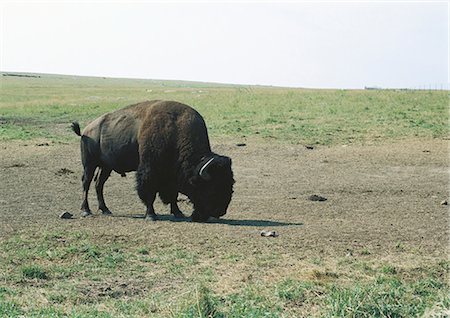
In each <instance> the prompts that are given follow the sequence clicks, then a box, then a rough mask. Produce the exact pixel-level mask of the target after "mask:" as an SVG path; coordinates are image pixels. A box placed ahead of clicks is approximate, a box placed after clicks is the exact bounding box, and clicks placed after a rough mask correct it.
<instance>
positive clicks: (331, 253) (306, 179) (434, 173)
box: [0, 139, 449, 290]
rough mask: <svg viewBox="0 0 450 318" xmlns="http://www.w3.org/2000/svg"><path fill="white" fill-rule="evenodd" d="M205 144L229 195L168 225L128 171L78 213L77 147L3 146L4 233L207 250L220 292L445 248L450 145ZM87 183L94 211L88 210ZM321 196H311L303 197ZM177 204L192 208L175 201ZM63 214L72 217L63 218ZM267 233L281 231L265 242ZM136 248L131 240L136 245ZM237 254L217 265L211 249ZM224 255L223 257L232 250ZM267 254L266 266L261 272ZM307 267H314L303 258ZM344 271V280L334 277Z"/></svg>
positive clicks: (434, 254)
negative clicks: (220, 208)
mask: <svg viewBox="0 0 450 318" xmlns="http://www.w3.org/2000/svg"><path fill="white" fill-rule="evenodd" d="M245 143H246V145H245V146H242V145H241V146H237V142H236V140H212V144H213V150H214V151H215V152H217V153H220V154H226V155H228V156H230V157H232V159H233V168H234V173H235V179H236V184H235V193H234V197H233V200H232V204H231V205H230V208H229V211H228V213H227V214H226V215H225V216H224V218H223V219H222V220H212V221H211V222H209V223H207V224H196V223H191V222H185V221H182V222H175V221H174V220H173V219H172V217H171V216H169V215H168V214H169V208H168V207H167V206H164V205H162V204H161V203H160V201H159V200H157V204H156V205H155V210H156V211H157V213H158V214H160V215H163V217H162V220H160V221H158V222H146V221H144V220H143V219H142V218H141V216H142V215H143V213H144V206H143V204H142V203H141V202H140V201H139V199H138V197H137V194H136V191H135V189H134V187H135V181H134V174H133V173H130V174H129V175H128V176H127V177H126V178H121V177H120V176H119V175H118V174H113V175H112V176H111V178H110V179H109V180H108V182H107V183H106V185H105V199H106V202H107V204H108V206H109V208H110V209H111V210H112V212H113V214H114V215H113V217H108V216H102V215H99V214H96V215H95V216H94V217H91V218H86V219H83V218H80V216H79V207H80V204H81V197H82V194H81V180H80V179H81V171H82V167H81V161H80V154H79V145H78V143H77V142H73V143H71V144H58V143H51V142H50V143H48V144H47V143H45V142H44V143H42V144H40V143H36V142H14V143H13V142H7V143H2V144H0V151H1V157H0V174H1V182H0V193H1V197H0V211H1V213H0V239H2V240H3V239H7V238H9V237H11V236H13V235H16V234H20V233H24V232H26V233H41V232H43V231H56V230H58V231H63V232H73V231H79V230H83V231H89V232H91V233H92V234H93V235H94V236H95V237H96V238H98V239H99V240H111V241H114V240H120V239H123V240H128V241H130V242H135V243H134V244H135V245H136V246H139V244H143V243H145V244H146V245H147V246H150V247H151V246H160V245H161V244H162V242H164V241H166V242H167V241H169V242H172V244H177V245H179V246H181V247H183V248H186V249H193V250H198V249H200V250H204V251H205V255H208V257H205V258H204V259H201V260H200V265H199V266H202V265H204V266H209V265H210V266H213V267H215V268H216V270H217V272H218V276H219V278H218V285H220V287H219V289H224V290H230V289H233V284H234V283H235V282H239V281H245V280H247V279H253V278H255V277H256V278H261V279H264V280H268V281H270V280H271V279H277V278H279V277H282V276H283V275H286V273H289V274H290V275H291V276H296V277H299V278H302V277H304V276H305V275H306V276H307V275H311V271H308V270H305V266H306V265H305V264H306V260H311V259H312V258H320V259H322V260H325V261H324V262H317V265H318V266H319V267H329V268H330V269H331V270H334V271H336V268H335V266H336V261H333V260H338V259H343V258H345V257H362V258H364V257H365V258H367V259H377V260H383V259H385V260H389V261H390V262H391V263H392V262H393V263H398V264H399V266H402V264H406V263H408V264H409V265H408V266H412V267H414V266H418V265H420V264H423V263H426V262H427V261H428V260H433V259H446V258H447V255H448V254H447V253H448V242H449V241H448V237H449V223H448V220H449V218H448V216H449V214H448V212H449V211H448V207H447V206H445V205H441V201H443V200H448V182H449V175H448V141H445V140H407V141H397V142H389V143H383V144H376V145H366V146H357V145H349V146H333V147H321V146H319V147H316V148H314V149H307V148H306V147H304V146H302V145H289V144H280V143H274V144H270V143H268V142H261V141H258V140H251V139H249V140H246V141H245ZM93 190H94V189H93V187H92V188H91V193H90V194H91V195H90V204H91V208H96V203H97V202H96V197H95V191H93ZM313 194H316V195H320V196H323V197H326V198H327V200H326V201H324V202H316V201H310V200H309V199H308V197H309V196H310V195H313ZM180 199H181V204H180V208H181V209H182V210H183V211H184V212H185V214H187V215H190V213H191V206H190V205H189V203H188V202H187V201H186V200H184V199H183V197H180ZM63 211H69V212H71V213H73V214H74V215H75V216H74V219H71V220H62V219H59V218H58V216H59V214H61V213H62V212H63ZM263 229H270V230H275V231H277V232H278V233H279V237H277V238H262V237H261V236H260V234H259V233H260V231H261V230H263ZM132 244H133V243H132ZM224 254H227V255H228V256H229V257H232V255H235V258H236V265H235V267H230V264H229V263H226V264H224V265H223V268H220V265H219V267H217V266H216V264H218V263H220V262H219V261H218V260H217V259H215V258H214V255H224ZM230 255H231V256H230ZM252 259H254V260H255V261H256V262H257V263H258V262H259V265H261V262H264V260H266V261H267V262H269V263H270V264H269V266H263V268H264V271H260V270H259V269H258V266H257V265H258V264H252V262H251V260H252ZM308 264H309V265H308V266H310V267H311V266H312V267H314V266H315V265H314V262H311V261H309V262H308ZM340 277H344V278H343V279H345V275H344V276H340Z"/></svg>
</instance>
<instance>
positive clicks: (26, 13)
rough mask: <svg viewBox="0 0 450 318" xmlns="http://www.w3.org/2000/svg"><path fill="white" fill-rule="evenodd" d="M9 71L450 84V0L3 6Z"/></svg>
mask: <svg viewBox="0 0 450 318" xmlns="http://www.w3.org/2000/svg"><path fill="white" fill-rule="evenodd" d="M0 7H1V42H0V46H1V65H0V70H1V71H10V72H11V71H18V72H39V73H56V74H72V75H92V76H107V77H126V78H147V79H173V80H191V81H203V82H220V83H236V84H260V85H275V86H290V87H311V88H313V87H315V88H363V87H364V86H379V87H386V88H396V87H406V88H417V87H423V86H426V87H427V88H428V86H430V85H432V86H438V87H440V86H444V87H445V85H447V83H448V82H449V79H448V63H449V62H448V59H449V57H448V55H449V52H448V37H449V35H448V28H449V22H448V19H449V4H448V2H447V1H402V2H399V1H397V2H395V1H369V2H367V1H347V2H342V1H328V2H317V1H316V2H314V1H310V2H300V1H298V2H295V1H290V2H281V3H280V2H267V1H266V2H257V1H253V2H244V3H240V2H220V3H217V2H186V1H185V2H170V3H166V2H148V1H131V2H126V1H123V2H122V1H112V2H110V1H95V2H91V1H83V2H79V1H71V2H70V3H67V2H66V3H59V2H56V1H46V2H39V1H31V2H30V1H6V2H2V3H1V4H0Z"/></svg>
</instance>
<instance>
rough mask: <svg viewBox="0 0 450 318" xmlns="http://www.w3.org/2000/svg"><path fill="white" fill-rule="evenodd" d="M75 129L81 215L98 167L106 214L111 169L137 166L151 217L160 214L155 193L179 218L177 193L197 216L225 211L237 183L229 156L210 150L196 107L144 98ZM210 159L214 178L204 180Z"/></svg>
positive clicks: (86, 210)
mask: <svg viewBox="0 0 450 318" xmlns="http://www.w3.org/2000/svg"><path fill="white" fill-rule="evenodd" d="M72 129H73V130H74V132H75V133H77V134H78V135H81V157H82V162H83V166H84V174H83V191H84V200H83V204H82V206H81V210H82V213H83V215H90V214H91V211H90V209H89V205H88V201H87V193H88V191H89V185H90V183H91V181H92V178H93V175H94V171H95V169H96V168H97V167H98V168H99V177H98V179H97V181H96V191H97V198H98V202H99V209H100V210H101V211H102V212H103V213H106V214H109V213H111V212H110V211H109V209H108V208H107V207H106V204H105V202H104V198H103V185H104V183H105V182H106V180H107V179H108V177H109V175H110V173H111V171H113V170H114V171H116V172H118V173H120V174H122V175H124V174H125V173H126V172H129V171H134V170H137V178H136V180H137V191H138V194H139V197H140V198H141V200H142V201H143V202H144V203H145V204H146V206H147V211H146V217H148V218H151V219H156V214H155V212H154V210H153V202H154V200H155V196H156V193H159V196H160V198H161V199H162V201H163V202H164V203H166V204H169V203H170V205H171V213H173V214H174V215H175V216H177V217H182V216H183V215H182V213H181V212H180V210H179V209H178V206H177V203H176V202H177V196H178V193H179V192H181V193H183V194H186V195H187V196H188V197H189V198H190V200H191V201H192V203H193V204H194V213H193V215H192V219H193V220H194V221H206V220H207V219H208V217H209V216H215V217H219V216H222V215H224V214H225V213H226V209H227V207H228V204H229V202H230V200H231V195H232V192H233V190H232V188H233V183H234V180H233V173H232V170H231V159H230V158H228V157H224V156H219V155H217V154H214V153H213V152H212V151H211V147H210V143H209V139H208V133H207V128H206V125H205V122H204V120H203V118H202V116H201V115H200V114H199V113H198V112H197V111H195V110H194V109H193V108H191V107H189V106H187V105H184V104H181V103H178V102H173V101H149V102H143V103H139V104H135V105H130V106H128V107H125V108H123V109H120V110H117V111H115V112H111V113H107V114H105V115H103V116H101V117H99V118H97V119H96V120H94V121H93V122H92V123H91V124H89V125H88V126H87V127H86V128H85V129H84V131H83V133H82V134H80V127H79V125H78V123H73V124H72ZM210 159H213V160H210ZM208 161H210V163H209V164H208V165H207V167H206V170H207V171H208V175H209V176H210V177H211V178H208V180H206V179H205V178H203V177H201V176H200V175H199V171H200V169H201V167H203V166H204V165H205V163H206V162H208Z"/></svg>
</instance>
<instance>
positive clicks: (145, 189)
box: [136, 167, 158, 221]
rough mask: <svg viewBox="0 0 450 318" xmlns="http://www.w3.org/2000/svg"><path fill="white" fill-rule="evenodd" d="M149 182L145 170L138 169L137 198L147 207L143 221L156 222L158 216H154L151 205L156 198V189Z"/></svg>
mask: <svg viewBox="0 0 450 318" xmlns="http://www.w3.org/2000/svg"><path fill="white" fill-rule="evenodd" d="M149 180H150V178H149V173H148V172H147V171H146V169H143V168H141V167H139V169H138V171H137V174H136V181H137V186H136V188H137V192H138V195H139V198H140V199H141V200H142V202H144V204H145V206H146V207H147V210H146V212H145V219H146V220H151V221H156V220H157V219H158V216H157V215H156V213H155V209H154V208H153V203H154V202H155V198H156V189H155V187H154V186H152V185H151V183H150V181H149Z"/></svg>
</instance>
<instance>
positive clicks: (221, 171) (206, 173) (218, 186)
mask: <svg viewBox="0 0 450 318" xmlns="http://www.w3.org/2000/svg"><path fill="white" fill-rule="evenodd" d="M190 183H191V185H192V186H193V188H194V191H193V193H192V197H191V198H190V199H191V201H192V203H193V205H194V212H193V213H192V220H193V221H194V222H205V221H207V220H208V218H209V217H210V216H213V217H216V218H218V217H221V216H222V215H224V214H225V213H227V208H228V205H229V204H230V201H231V196H232V194H233V184H234V179H233V171H232V170H231V159H230V158H228V157H225V156H218V155H213V156H211V157H206V158H203V159H202V160H201V161H200V163H199V164H198V165H197V167H196V168H195V170H194V176H193V177H192V178H191V179H190Z"/></svg>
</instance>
